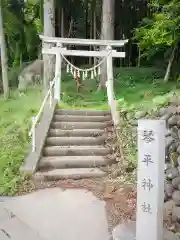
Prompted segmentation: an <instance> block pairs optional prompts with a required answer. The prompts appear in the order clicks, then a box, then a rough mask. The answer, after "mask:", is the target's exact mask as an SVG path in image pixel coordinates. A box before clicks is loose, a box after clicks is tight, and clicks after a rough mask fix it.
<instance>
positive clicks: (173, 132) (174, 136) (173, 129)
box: [170, 126, 178, 138]
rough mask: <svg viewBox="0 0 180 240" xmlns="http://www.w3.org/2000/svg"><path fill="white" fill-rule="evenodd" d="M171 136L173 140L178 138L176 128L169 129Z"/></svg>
mask: <svg viewBox="0 0 180 240" xmlns="http://www.w3.org/2000/svg"><path fill="white" fill-rule="evenodd" d="M170 131H171V136H172V137H173V138H178V127H177V126H173V127H172V128H171V129H170Z"/></svg>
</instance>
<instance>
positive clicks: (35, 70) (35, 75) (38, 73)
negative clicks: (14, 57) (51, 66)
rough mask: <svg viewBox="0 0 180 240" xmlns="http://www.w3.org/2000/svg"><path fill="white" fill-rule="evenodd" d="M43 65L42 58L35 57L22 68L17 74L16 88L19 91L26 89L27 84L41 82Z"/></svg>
mask: <svg viewBox="0 0 180 240" xmlns="http://www.w3.org/2000/svg"><path fill="white" fill-rule="evenodd" d="M43 65H44V64H43V60H40V59H37V60H35V61H34V62H33V63H31V64H29V65H28V66H27V67H25V68H24V69H23V70H22V72H21V73H20V75H19V76H18V80H19V85H18V89H19V90H20V91H24V90H26V88H27V87H28V86H29V85H33V84H37V83H40V82H41V79H42V75H43Z"/></svg>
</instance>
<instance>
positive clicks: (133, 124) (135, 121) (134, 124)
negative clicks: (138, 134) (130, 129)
mask: <svg viewBox="0 0 180 240" xmlns="http://www.w3.org/2000/svg"><path fill="white" fill-rule="evenodd" d="M129 123H130V124H131V125H132V126H137V125H138V121H137V120H130V121H129Z"/></svg>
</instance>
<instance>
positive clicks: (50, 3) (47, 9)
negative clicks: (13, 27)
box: [43, 0, 55, 92]
mask: <svg viewBox="0 0 180 240" xmlns="http://www.w3.org/2000/svg"><path fill="white" fill-rule="evenodd" d="M44 36H48V37H54V36H55V6H54V0H44ZM44 47H45V46H44ZM54 60H55V58H54V56H51V55H44V56H43V61H44V90H45V92H46V91H48V89H49V82H50V81H52V80H53V78H54Z"/></svg>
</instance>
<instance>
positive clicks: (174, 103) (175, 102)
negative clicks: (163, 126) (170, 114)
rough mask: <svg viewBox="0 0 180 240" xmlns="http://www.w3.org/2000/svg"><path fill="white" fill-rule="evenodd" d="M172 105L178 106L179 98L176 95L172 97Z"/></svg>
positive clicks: (179, 103)
mask: <svg viewBox="0 0 180 240" xmlns="http://www.w3.org/2000/svg"><path fill="white" fill-rule="evenodd" d="M172 105H173V106H172V107H174V106H176V107H177V106H179V105H180V98H179V97H178V96H175V97H173V99H172Z"/></svg>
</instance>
